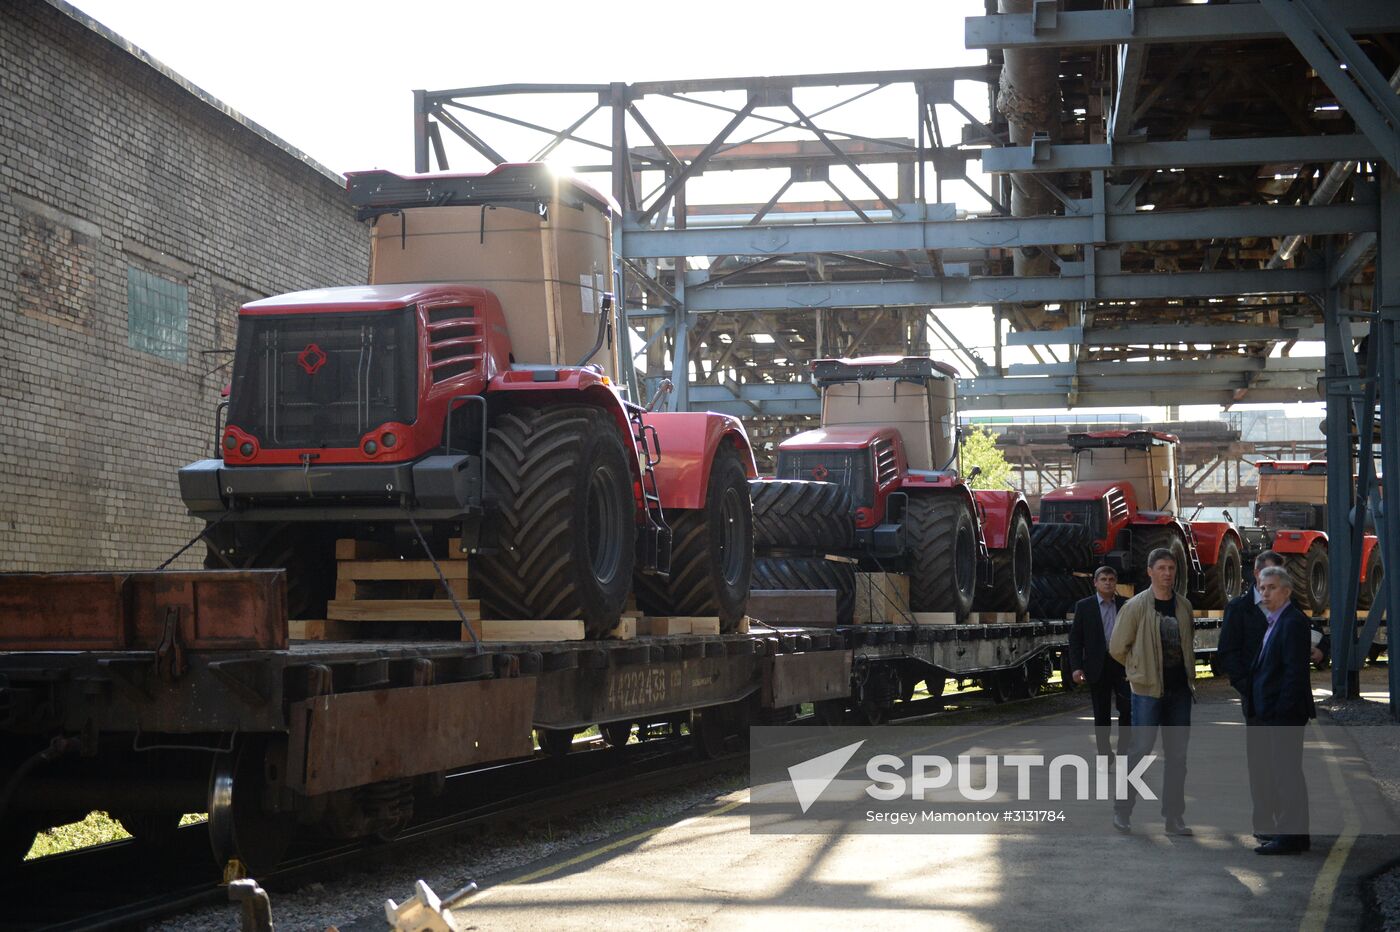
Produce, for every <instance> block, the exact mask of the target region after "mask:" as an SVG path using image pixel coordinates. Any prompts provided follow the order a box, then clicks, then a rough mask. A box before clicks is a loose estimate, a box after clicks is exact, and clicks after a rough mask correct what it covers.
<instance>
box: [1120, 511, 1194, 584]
mask: <svg viewBox="0 0 1400 932" xmlns="http://www.w3.org/2000/svg"><path fill="white" fill-rule="evenodd" d="M1157 549H1163V550H1170V551H1171V554H1172V557H1174V558H1175V559H1176V586H1175V587H1174V588H1175V589H1176V594H1177V595H1179V596H1181V597H1182V598H1183V599H1185V598H1188V593H1189V592H1190V589H1191V564H1190V563H1189V562H1187V560H1186V542H1185V541H1184V540H1182V539H1181V534H1180V533H1179V532H1178V531H1177V530H1176V529H1175V528H1172V527H1151V528H1134V529H1133V552H1132V560H1133V565H1132V569H1131V573H1130V575H1131V576H1132V577H1133V578H1136V579H1138V580H1139V581H1142V582H1144V583H1145V582H1146V581H1147V578H1148V577H1147V558H1148V557H1150V556H1151V555H1152V551H1154V550H1157Z"/></svg>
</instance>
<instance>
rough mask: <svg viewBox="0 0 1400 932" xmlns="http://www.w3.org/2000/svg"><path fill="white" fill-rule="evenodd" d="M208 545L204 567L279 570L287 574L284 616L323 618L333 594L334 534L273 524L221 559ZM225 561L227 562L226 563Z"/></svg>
mask: <svg viewBox="0 0 1400 932" xmlns="http://www.w3.org/2000/svg"><path fill="white" fill-rule="evenodd" d="M218 546H219V545H217V544H215V543H213V542H210V543H209V544H208V551H207V552H206V553H205V555H204V568H205V569H207V570H226V569H228V568H229V563H232V564H233V567H234V568H235V569H243V570H260V569H281V570H285V571H286V573H287V617H288V618H325V617H326V603H327V602H329V601H330V600H331V598H332V597H333V596H334V595H335V572H336V571H335V533H334V531H333V530H331V529H328V528H325V527H319V526H317V525H315V524H291V523H289V524H281V525H273V526H271V527H270V528H269V530H268V532H267V533H266V534H265V535H263V536H262V538H261V540H259V541H257V542H256V543H255V544H253V545H252V546H246V547H245V546H235V547H234V548H233V552H232V553H229V552H227V550H225V552H224V554H223V556H220V555H219V553H218V552H216V549H218ZM226 560H227V562H225V561H226Z"/></svg>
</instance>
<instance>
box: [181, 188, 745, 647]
mask: <svg viewBox="0 0 1400 932" xmlns="http://www.w3.org/2000/svg"><path fill="white" fill-rule="evenodd" d="M348 188H349V193H350V200H351V203H352V204H353V205H354V206H355V207H356V208H358V211H359V216H360V218H361V219H362V220H368V221H370V222H371V223H372V225H373V230H372V247H373V253H372V262H371V271H370V284H369V285H367V286H351V287H340V288H324V289H318V290H314V291H303V292H298V293H295V294H288V295H282V296H279V297H274V298H268V299H266V300H261V301H254V302H253V303H251V304H247V305H245V306H244V307H243V308H242V309H241V310H240V311H239V322H238V338H237V347H236V349H235V355H234V362H233V381H232V386H231V390H230V397H229V402H228V418H227V424H225V425H223V426H222V427H221V428H219V429H218V455H219V458H217V459H206V460H201V461H199V462H197V463H194V464H192V465H190V466H187V467H185V468H184V469H182V470H180V487H181V493H182V495H183V497H184V501H185V503H186V505H187V506H188V508H189V510H190V512H191V513H192V514H194V515H196V516H197V517H200V518H203V519H205V520H206V521H207V522H209V523H208V526H207V529H206V535H205V536H206V539H207V541H208V545H209V553H208V558H207V565H208V566H210V567H211V568H224V567H233V568H241V567H285V568H286V570H287V576H288V579H287V585H288V602H289V611H290V613H291V617H294V618H324V617H325V614H324V612H325V606H326V602H327V599H328V598H329V597H330V596H331V594H332V592H333V588H334V582H335V572H334V569H335V564H334V559H335V555H334V544H335V541H336V539H337V538H355V539H359V540H371V541H377V542H378V543H380V544H381V545H387V546H389V547H391V548H395V549H396V550H397V552H399V553H400V554H405V555H409V554H417V555H419V556H422V549H423V548H424V547H426V548H427V550H428V555H429V556H432V557H433V558H435V559H436V558H438V557H443V556H446V555H447V548H448V546H449V544H448V542H449V540H456V541H460V543H459V544H458V545H457V546H458V547H460V549H461V551H463V552H466V553H469V554H472V555H473V556H472V560H473V561H474V565H473V571H472V574H471V577H472V586H473V587H474V588H475V590H476V592H475V595H476V596H477V597H479V598H480V599H481V603H482V609H483V614H484V616H485V617H488V618H493V617H494V618H521V619H531V618H533V619H567V618H574V619H582V620H583V621H584V622H585V623H586V629H587V631H588V634H589V636H591V637H599V636H602V635H603V634H605V633H606V632H608V631H609V630H610V629H612V628H613V627H614V626H615V625H616V623H617V621H618V617H619V614H620V613H621V612H622V611H623V609H624V606H625V602H626V600H627V597H628V595H629V593H631V592H632V591H633V587H634V583H635V585H636V596H637V600H638V602H639V603H640V607H641V608H642V609H643V610H644V611H647V612H651V613H655V614H678V615H713V616H719V618H720V619H721V623H722V627H723V628H724V629H726V630H732V629H733V628H734V627H735V626H736V625H737V624H738V622H739V620H740V619H741V618H742V617H743V615H744V607H745V603H746V601H747V598H748V590H749V576H750V572H751V569H752V561H753V543H752V524H751V512H750V503H749V496H748V489H747V481H748V479H749V478H751V477H752V476H754V475H755V469H754V461H753V454H752V452H751V450H750V448H749V442H748V438H747V436H746V434H745V432H744V428H743V426H742V425H741V424H740V423H739V421H738V420H736V419H735V418H732V417H728V416H725V415H720V414H710V413H669V414H663V413H651V412H648V411H646V410H644V409H643V408H641V407H639V406H638V405H636V404H633V403H631V402H629V401H628V400H627V399H626V398H625V397H624V396H623V395H622V393H621V392H620V391H619V389H618V381H619V379H618V375H619V370H620V361H619V359H618V351H617V348H616V346H615V345H614V341H613V333H614V330H615V327H616V322H615V320H614V312H613V305H612V298H611V294H610V292H612V291H613V287H612V282H613V271H612V269H613V266H612V222H613V219H614V218H615V217H616V215H617V208H616V206H615V205H614V204H613V203H612V202H611V201H610V200H609V199H608V198H606V197H604V196H603V195H600V194H598V193H597V192H595V191H593V190H592V189H590V188H588V187H587V186H585V185H582V184H580V183H578V182H576V181H573V180H570V179H566V178H560V177H558V176H556V175H555V174H553V173H552V172H551V171H550V170H549V169H548V168H547V167H546V166H544V165H537V164H520V165H501V166H498V167H497V168H495V169H494V170H492V171H490V172H487V173H485V174H477V175H420V176H406V177H405V176H399V175H395V174H391V173H389V172H383V171H373V172H360V173H354V174H351V175H350V176H349V183H348ZM663 450H664V456H663V454H662V451H663Z"/></svg>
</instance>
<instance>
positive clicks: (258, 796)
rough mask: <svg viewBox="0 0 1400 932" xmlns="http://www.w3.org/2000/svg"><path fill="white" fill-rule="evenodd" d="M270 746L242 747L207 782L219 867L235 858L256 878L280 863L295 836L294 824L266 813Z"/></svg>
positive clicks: (217, 766)
mask: <svg viewBox="0 0 1400 932" xmlns="http://www.w3.org/2000/svg"><path fill="white" fill-rule="evenodd" d="M266 754H267V745H266V743H265V742H263V741H260V740H256V739H253V740H248V741H241V742H239V744H238V746H237V747H236V748H235V749H234V751H233V752H232V753H229V754H220V755H219V756H218V758H217V760H216V761H215V764H214V769H213V771H212V773H211V774H210V778H209V842H210V845H211V846H212V848H213V851H214V860H215V861H216V862H217V863H218V864H219V865H220V866H222V865H225V864H227V863H228V862H229V861H230V860H233V859H235V858H236V859H237V860H238V861H239V862H240V863H242V865H243V869H244V871H245V872H246V873H247V874H248V875H250V876H253V877H256V876H258V875H261V874H266V873H268V872H269V871H271V870H273V869H274V868H276V867H277V865H278V864H279V863H281V861H282V858H283V856H284V855H285V854H286V852H287V847H288V846H289V845H290V844H291V842H292V838H293V836H294V835H295V834H296V820H295V819H294V818H290V817H288V815H287V814H286V813H276V812H268V811H266V810H265V809H264V808H263V805H262V797H263V788H264V782H265V779H266V777H265V774H264V771H263V767H264V762H265V759H266Z"/></svg>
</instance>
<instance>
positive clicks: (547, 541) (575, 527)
mask: <svg viewBox="0 0 1400 932" xmlns="http://www.w3.org/2000/svg"><path fill="white" fill-rule="evenodd" d="M488 437H489V439H488V441H487V447H486V494H487V497H488V500H489V501H490V502H491V503H492V504H493V505H494V507H495V509H496V528H497V533H496V544H497V546H496V547H495V549H494V550H493V551H492V552H490V553H486V554H482V555H481V556H480V557H479V558H478V560H477V563H478V567H479V570H480V572H478V573H474V574H473V578H474V581H475V582H476V583H477V585H478V587H479V591H480V593H481V604H482V608H483V609H484V610H485V613H486V616H487V617H490V618H579V619H582V620H583V623H584V628H585V631H586V633H587V635H588V636H589V637H590V638H600V637H602V636H604V635H605V634H607V632H609V631H611V630H612V629H613V628H614V627H616V626H617V620H618V616H619V615H620V614H621V613H622V607H623V605H624V604H625V603H626V601H627V593H628V591H629V590H630V589H631V585H632V565H633V562H634V561H635V560H636V533H637V528H636V514H635V511H636V505H635V503H634V499H633V495H632V472H631V469H630V468H629V467H628V461H627V458H628V456H629V453H628V452H627V451H626V450H625V449H624V447H623V444H622V436H621V433H620V432H619V430H618V428H617V425H616V424H614V423H613V422H612V420H611V419H610V418H609V417H608V416H607V414H605V413H604V412H602V411H600V410H598V409H597V408H591V407H586V406H583V405H555V406H551V407H545V408H517V409H513V410H509V411H506V412H504V413H502V414H501V415H500V416H499V417H497V418H496V422H495V424H493V425H492V426H491V429H490V431H489V435H488ZM745 503H746V504H747V499H745Z"/></svg>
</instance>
